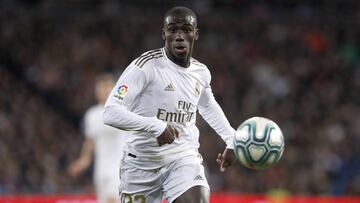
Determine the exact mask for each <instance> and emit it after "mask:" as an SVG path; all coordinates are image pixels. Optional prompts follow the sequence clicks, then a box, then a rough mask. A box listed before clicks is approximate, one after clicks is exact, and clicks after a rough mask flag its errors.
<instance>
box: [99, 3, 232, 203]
mask: <svg viewBox="0 0 360 203" xmlns="http://www.w3.org/2000/svg"><path fill="white" fill-rule="evenodd" d="M163 26H164V27H163V32H162V38H163V39H164V41H165V46H164V47H163V48H160V49H156V50H152V51H148V52H145V53H144V54H142V55H141V56H140V57H138V58H137V59H135V60H134V61H133V62H131V63H130V65H129V66H128V67H127V68H126V70H125V71H124V72H123V73H122V75H121V76H120V78H119V80H118V82H117V84H116V86H115V87H114V89H113V91H112V92H111V94H110V95H109V98H108V100H107V102H106V104H105V109H104V123H106V124H108V125H111V126H113V127H115V128H119V129H122V130H127V131H129V133H128V134H127V143H126V152H125V154H124V159H123V160H122V163H121V170H120V192H121V194H120V199H121V203H129V202H130V203H131V202H136V203H145V202H146V203H160V202H161V201H162V198H163V197H165V198H166V199H167V201H168V202H170V203H208V202H209V201H210V200H209V199H210V188H209V185H208V182H207V180H206V177H205V173H204V166H203V165H202V159H201V156H200V154H199V153H198V148H199V146H200V143H199V140H198V139H199V130H198V128H197V127H196V125H195V124H196V112H197V110H199V113H200V115H201V116H202V117H203V118H204V119H205V120H206V121H207V123H208V124H209V125H210V126H211V127H212V128H213V129H214V130H215V131H216V133H217V134H218V135H220V136H221V138H222V139H223V141H224V144H226V148H225V150H224V151H223V152H222V153H220V154H219V155H218V157H217V162H218V164H219V165H220V170H222V171H224V170H225V168H227V167H228V166H230V165H231V164H232V163H233V162H234V160H235V154H234V151H233V148H234V146H233V138H234V135H235V130H234V129H233V128H232V127H231V126H230V124H229V122H228V120H227V119H226V117H225V115H224V113H223V111H222V109H221V108H220V106H219V104H218V103H217V102H216V100H215V98H214V96H213V94H212V90H211V86H210V81H211V74H210V71H209V69H208V68H207V66H206V65H204V64H202V63H200V62H199V61H197V60H195V59H194V58H192V57H191V56H192V51H193V45H194V42H195V41H196V40H197V38H198V36H199V32H198V28H197V18H196V15H195V14H194V12H193V11H191V10H190V9H188V8H185V7H174V8H172V9H170V10H169V11H168V12H167V13H166V14H165V16H164V21H163Z"/></svg>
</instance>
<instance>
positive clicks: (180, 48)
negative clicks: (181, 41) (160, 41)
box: [174, 45, 186, 54]
mask: <svg viewBox="0 0 360 203" xmlns="http://www.w3.org/2000/svg"><path fill="white" fill-rule="evenodd" d="M174 49H175V51H176V52H177V53H179V54H180V53H184V52H186V46H183V45H175V46H174Z"/></svg>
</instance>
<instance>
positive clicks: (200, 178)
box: [194, 175, 204, 180]
mask: <svg viewBox="0 0 360 203" xmlns="http://www.w3.org/2000/svg"><path fill="white" fill-rule="evenodd" d="M194 180H204V178H203V177H202V176H201V175H197V176H196V177H195V178H194Z"/></svg>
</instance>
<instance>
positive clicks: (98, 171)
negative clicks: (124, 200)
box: [68, 74, 125, 203]
mask: <svg viewBox="0 0 360 203" xmlns="http://www.w3.org/2000/svg"><path fill="white" fill-rule="evenodd" d="M114 85H115V81H114V78H113V76H112V75H111V74H102V75H100V76H98V78H97V80H96V84H95V96H96V99H97V101H98V103H97V104H96V105H94V106H92V107H91V108H89V109H88V110H87V112H86V114H85V116H84V131H85V136H86V138H85V140H84V143H83V146H82V149H81V154H80V156H79V158H78V159H77V160H75V161H74V162H73V163H71V164H70V166H69V168H68V172H69V174H70V175H71V176H73V177H76V176H78V175H79V174H81V173H82V172H83V171H84V170H86V169H87V168H88V167H89V166H90V165H91V162H92V159H93V155H95V160H94V184H95V190H96V196H97V199H98V202H99V203H116V202H118V199H119V197H118V194H119V184H120V183H119V167H120V159H121V157H122V153H123V146H124V143H125V141H124V140H125V135H124V132H123V131H121V130H119V129H116V128H112V127H110V126H108V125H105V124H104V123H103V118H102V117H103V109H104V104H105V102H106V99H107V97H108V95H109V93H110V92H111V90H112V88H113V87H114Z"/></svg>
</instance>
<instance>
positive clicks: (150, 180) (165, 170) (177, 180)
mask: <svg viewBox="0 0 360 203" xmlns="http://www.w3.org/2000/svg"><path fill="white" fill-rule="evenodd" d="M121 166H122V167H121V170H120V199H121V202H122V203H126V202H139V203H145V202H146V203H161V202H162V200H163V196H164V197H165V198H166V199H167V201H168V202H169V203H171V202H173V201H174V200H175V199H176V198H178V197H179V196H180V195H181V194H183V193H184V192H185V191H187V190H188V189H190V188H192V187H193V186H198V185H200V186H204V187H206V188H208V189H210V188H209V184H208V182H207V180H206V177H205V171H204V166H203V165H202V158H201V156H200V155H198V156H197V155H190V156H187V157H183V158H181V159H177V160H175V161H173V162H171V163H169V164H168V165H165V166H163V167H161V168H159V169H154V170H142V169H138V168H135V167H134V166H132V165H131V164H129V163H127V162H126V161H123V162H122V165H121Z"/></svg>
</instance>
